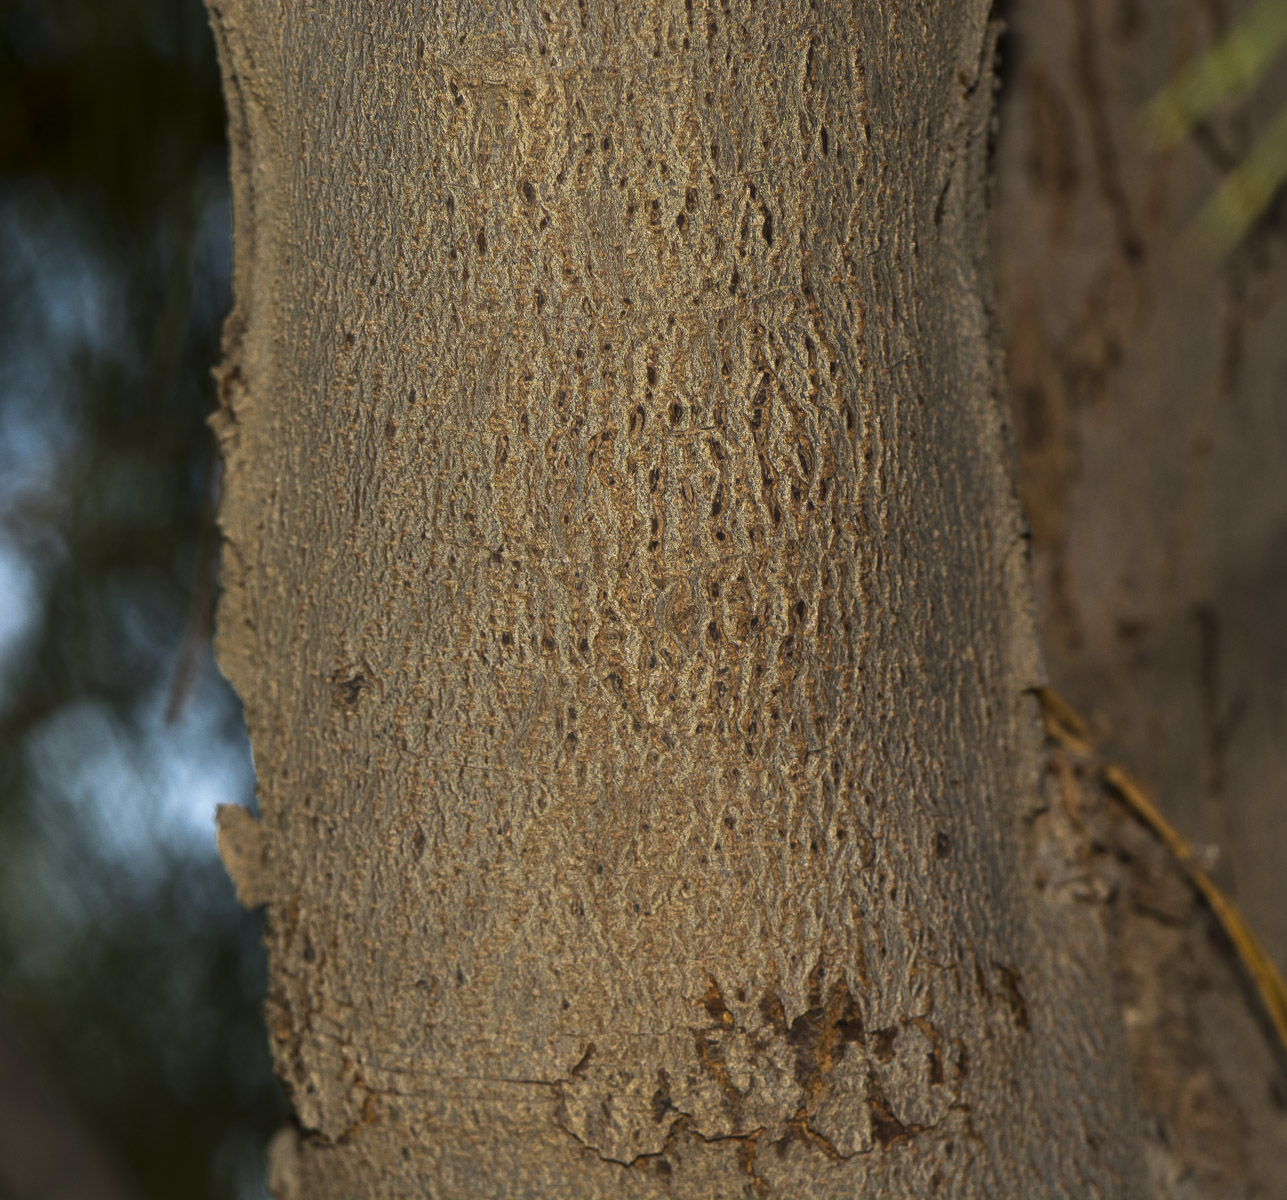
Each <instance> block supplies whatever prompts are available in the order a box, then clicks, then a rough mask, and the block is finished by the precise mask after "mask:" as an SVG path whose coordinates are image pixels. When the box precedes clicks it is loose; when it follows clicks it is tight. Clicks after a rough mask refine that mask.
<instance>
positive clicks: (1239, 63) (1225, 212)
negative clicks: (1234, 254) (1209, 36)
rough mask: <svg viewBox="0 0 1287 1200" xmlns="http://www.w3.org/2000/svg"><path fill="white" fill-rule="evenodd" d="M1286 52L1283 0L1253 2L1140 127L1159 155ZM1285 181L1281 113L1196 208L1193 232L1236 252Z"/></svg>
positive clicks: (1286, 152) (1286, 2) (1286, 142)
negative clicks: (1196, 214) (1237, 246)
mask: <svg viewBox="0 0 1287 1200" xmlns="http://www.w3.org/2000/svg"><path fill="white" fill-rule="evenodd" d="M1285 46H1287V0H1258V2H1257V3H1255V4H1253V5H1252V6H1251V7H1250V8H1249V9H1248V10H1247V11H1246V12H1245V13H1243V15H1242V16H1241V17H1239V18H1238V20H1237V21H1236V22H1235V23H1234V24H1233V25H1232V27H1231V28H1230V29H1229V30H1228V32H1226V33H1225V35H1224V36H1223V37H1222V38H1220V40H1219V41H1218V42H1217V43H1216V44H1215V45H1214V46H1212V47H1211V49H1210V50H1208V51H1207V52H1206V53H1205V54H1203V55H1202V56H1201V57H1200V58H1198V59H1197V60H1196V61H1195V62H1193V63H1191V64H1190V65H1189V66H1188V67H1186V68H1185V69H1184V70H1183V71H1180V72H1178V73H1177V74H1176V76H1175V78H1174V79H1172V80H1171V81H1170V82H1169V83H1168V84H1167V85H1166V87H1164V88H1163V89H1162V90H1161V91H1160V92H1159V93H1158V94H1157V95H1156V96H1154V97H1153V99H1152V100H1151V101H1150V102H1149V104H1148V106H1147V107H1146V108H1145V110H1144V114H1143V124H1144V130H1145V134H1146V136H1147V137H1148V139H1149V140H1150V141H1151V142H1152V143H1153V145H1155V146H1157V147H1158V148H1160V149H1165V148H1167V147H1170V146H1174V145H1176V144H1178V143H1179V142H1181V141H1183V140H1184V138H1186V137H1188V136H1189V134H1190V133H1192V132H1193V130H1194V129H1195V127H1196V126H1197V125H1198V124H1199V123H1200V122H1202V121H1204V120H1206V119H1207V118H1208V117H1210V116H1211V115H1212V114H1213V113H1215V112H1216V111H1217V110H1218V109H1219V108H1220V107H1221V106H1224V105H1227V104H1230V103H1236V102H1237V101H1240V100H1242V99H1244V98H1245V97H1246V96H1247V95H1248V94H1249V93H1250V92H1251V91H1252V89H1254V88H1255V87H1256V86H1258V85H1259V84H1260V83H1261V82H1262V80H1263V79H1264V78H1265V76H1266V75H1267V74H1268V73H1269V71H1270V70H1271V69H1272V67H1273V66H1274V65H1275V64H1276V63H1278V62H1281V61H1282V58H1283V50H1284V47H1285ZM1285 182H1287V109H1283V110H1282V111H1281V112H1279V113H1278V115H1277V117H1275V119H1274V120H1273V121H1272V122H1271V123H1270V125H1269V128H1268V129H1266V130H1265V131H1264V132H1263V133H1261V134H1260V136H1259V137H1258V138H1257V139H1256V141H1255V143H1254V144H1253V145H1252V147H1251V149H1250V150H1249V151H1248V152H1247V154H1246V156H1245V157H1244V158H1243V159H1242V161H1241V162H1240V163H1238V164H1236V165H1235V166H1234V168H1233V169H1232V170H1231V171H1230V172H1229V173H1228V175H1226V176H1225V178H1224V181H1223V182H1222V183H1221V185H1220V186H1219V187H1218V188H1217V189H1216V191H1215V194H1214V195H1213V196H1212V197H1211V199H1210V200H1209V201H1208V202H1207V203H1206V204H1205V205H1204V206H1203V208H1202V211H1201V212H1200V213H1199V214H1198V217H1197V220H1196V222H1195V224H1194V229H1193V232H1194V234H1195V235H1196V236H1197V237H1198V238H1200V239H1201V240H1202V241H1203V242H1204V243H1205V244H1207V245H1208V246H1210V247H1212V248H1213V249H1215V250H1217V251H1220V252H1223V251H1225V250H1229V249H1231V248H1232V247H1234V246H1236V245H1237V244H1238V243H1239V242H1240V241H1241V240H1242V239H1243V238H1244V237H1245V236H1246V234H1247V231H1248V230H1249V229H1250V228H1251V227H1252V225H1253V224H1255V222H1256V220H1257V219H1258V218H1259V217H1260V216H1261V215H1262V214H1263V213H1264V212H1265V211H1266V210H1267V209H1268V208H1269V205H1270V203H1271V202H1272V201H1273V198H1274V196H1275V194H1276V193H1277V192H1278V190H1279V189H1280V188H1281V187H1282V186H1283V184H1284V183H1285Z"/></svg>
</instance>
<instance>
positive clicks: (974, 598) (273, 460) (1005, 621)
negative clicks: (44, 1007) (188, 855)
mask: <svg viewBox="0 0 1287 1200" xmlns="http://www.w3.org/2000/svg"><path fill="white" fill-rule="evenodd" d="M212 12H213V16H214V24H215V27H216V31H217V34H218V37H219V41H220V46H221V56H222V61H223V67H224V73H225V86H226V90H227V96H228V101H229V108H230V113H231V124H232V141H233V178H234V192H235V229H236V251H235V288H236V307H235V309H234V312H233V314H232V316H231V317H230V319H229V322H228V327H227V335H226V361H225V364H224V367H223V369H222V371H221V376H220V378H221V397H222V410H221V414H220V416H219V418H218V421H217V424H218V428H219V432H220V436H221V440H222V442H223V447H224V453H225V456H226V478H225V497H224V506H223V524H224V528H225V532H226V535H227V547H226V551H225V556H224V577H225V578H224V583H225V594H224V599H223V607H222V613H221V621H220V635H219V653H220V659H221V662H222V664H223V667H224V670H225V671H226V672H227V673H228V675H229V677H230V678H231V679H232V681H233V682H234V683H235V685H236V686H237V688H238V689H239V691H240V693H241V695H242V696H243V698H244V700H245V704H246V714H247V720H248V723H249V727H250V732H251V736H252V740H253V744H254V747H255V755H256V761H257V765H258V769H259V787H260V792H259V797H260V807H261V812H262V819H261V821H260V823H259V824H257V825H255V824H251V823H250V822H249V821H248V820H245V819H241V820H238V819H235V814H226V815H225V821H224V829H223V831H222V832H223V846H224V849H225V853H226V857H227V858H228V860H229V862H230V865H231V867H232V869H233V872H234V875H235V876H236V877H237V879H238V883H239V886H240V888H241V891H242V894H243V896H244V898H245V899H246V900H247V901H249V902H258V901H266V902H267V903H268V942H269V949H270V955H271V994H270V997H269V1001H268V1017H269V1027H270V1033H271V1036H272V1039H273V1043H274V1047H275V1051H276V1055H277V1063H278V1068H279V1070H280V1072H281V1074H282V1076H283V1078H284V1080H285V1081H286V1084H287V1086H288V1088H289V1089H290V1092H291V1095H292V1098H293V1100H294V1104H295V1108H296V1112H297V1116H298V1124H299V1129H300V1131H301V1133H300V1136H294V1135H292V1136H289V1137H287V1138H285V1139H282V1140H280V1141H279V1142H278V1143H277V1147H276V1150H275V1154H274V1187H275V1189H276V1192H277V1195H278V1196H279V1197H280V1198H281V1200H289V1198H290V1197H308V1198H310V1200H312V1198H314V1197H319V1198H326V1197H337V1198H339V1197H343V1198H345V1200H351V1198H354V1197H363V1196H370V1197H380V1198H381V1200H388V1198H392V1197H425V1196H441V1197H492V1196H495V1197H507V1196H513V1197H518V1196H524V1197H538V1196H539V1197H560V1198H561V1197H625V1196H632V1197H633V1196H638V1197H643V1196H654V1195H657V1196H661V1195H665V1196H684V1197H702V1198H709V1197H725V1196H730V1197H731V1196H741V1195H760V1196H777V1197H805V1196H807V1197H818V1198H821V1197H833V1196H834V1197H852V1196H854V1195H858V1194H871V1195H881V1196H925V1195H932V1194H935V1193H936V1192H937V1193H939V1194H944V1195H962V1196H965V1195H990V1196H1060V1195H1067V1196H1077V1197H1083V1196H1139V1195H1141V1194H1143V1192H1144V1187H1143V1182H1142V1179H1143V1177H1142V1174H1141V1168H1140V1159H1139V1154H1138V1150H1137V1144H1138V1140H1139V1139H1138V1137H1137V1128H1138V1125H1137V1121H1136V1118H1135V1115H1134V1112H1133V1108H1132V1101H1131V1098H1130V1094H1129V1088H1128V1085H1127V1081H1126V1076H1125V1067H1124V1059H1125V1054H1124V1052H1123V1046H1124V1037H1123V1035H1122V1032H1121V1029H1120V1018H1119V1016H1118V1014H1117V1012H1116V1010H1115V1008H1114V1007H1113V1005H1112V1003H1111V999H1110V986H1109V967H1108V962H1107V957H1106V951H1105V947H1104V944H1103V939H1102V936H1101V933H1100V931H1099V927H1098V924H1097V923H1096V920H1095V918H1094V917H1093V915H1091V914H1089V913H1088V912H1087V910H1085V909H1084V908H1082V907H1080V906H1078V905H1077V904H1076V903H1075V902H1074V901H1072V900H1070V899H1061V898H1060V896H1059V895H1055V894H1053V893H1051V892H1040V891H1038V889H1037V888H1036V887H1035V886H1034V884H1033V880H1034V877H1035V876H1036V874H1037V873H1038V869H1039V864H1040V863H1041V862H1042V861H1043V860H1044V858H1046V857H1048V856H1049V855H1050V854H1051V853H1052V852H1053V851H1052V850H1051V847H1050V846H1049V845H1048V844H1047V842H1046V841H1044V840H1042V839H1040V838H1038V837H1037V836H1036V834H1035V833H1034V830H1036V829H1037V828H1044V826H1036V825H1033V824H1031V823H1030V822H1029V820H1028V818H1030V817H1031V816H1032V815H1033V814H1034V813H1035V812H1037V811H1038V810H1039V808H1040V807H1041V805H1042V803H1043V801H1042V796H1041V785H1040V774H1041V770H1040V768H1041V759H1040V744H1039V733H1038V726H1037V721H1036V712H1035V704H1034V700H1033V698H1032V696H1031V689H1032V688H1033V687H1034V685H1036V684H1038V683H1039V682H1040V664H1039V660H1038V655H1037V653H1036V649H1035V640H1034V633H1033V628H1032V622H1031V616H1030V610H1031V601H1030V592H1029V584H1028V580H1027V574H1026V565H1025V557H1024V552H1025V547H1024V541H1023V537H1022V527H1021V522H1020V519H1019V515H1018V506H1017V502H1016V499H1015V497H1014V489H1013V481H1012V475H1011V469H1010V462H1009V451H1008V444H1007V435H1006V429H1005V423H1004V417H1003V411H1004V408H1003V404H1002V402H1001V395H1000V388H999V380H998V368H997V363H998V356H997V354H996V352H995V348H994V345H993V342H992V339H991V315H990V303H991V300H990V295H991V291H990V289H991V282H990V278H989V275H988V271H987V266H986V262H987V259H986V222H985V214H984V203H983V201H984V187H983V183H984V175H985V167H986V154H987V131H988V127H989V122H990V119H991V104H992V101H991V92H992V75H991V61H992V53H993V47H994V39H995V29H994V28H993V27H992V26H990V24H989V22H988V20H987V7H986V5H985V4H983V3H978V2H976V0H969V2H967V3H961V4H957V5H953V6H944V7H940V6H922V7H917V8H915V9H907V8H903V7H900V6H895V5H892V4H891V5H888V6H886V5H884V4H881V3H877V2H874V0H873V2H872V3H864V4H860V5H857V6H855V7H853V8H852V9H851V7H850V6H848V5H840V4H829V3H822V4H806V3H803V2H801V3H791V2H788V0H782V2H780V3H777V4H774V5H769V6H755V7H752V6H751V5H750V4H749V3H746V2H745V0H743V2H740V3H738V2H734V3H730V2H728V0H722V2H721V3H719V4H714V3H707V2H706V0H703V3H702V4H701V5H700V6H694V5H693V4H692V3H691V0H687V2H686V3H684V4H679V3H667V4H664V5H663V4H658V3H655V2H654V0H620V2H618V3H615V4H609V3H607V2H606V0H579V3H578V4H577V5H571V4H559V5H549V6H541V5H536V4H524V3H515V2H513V0H509V2H502V3H496V4H491V5H483V4H474V3H466V2H463V0H462V2H461V3H459V4H457V5H454V6H452V5H441V6H440V5H437V4H428V5H423V6H422V5H413V4H410V3H389V2H386V3H381V4H375V3H366V4H363V3H358V2H356V0H354V2H352V3H349V4H345V5H341V4H338V3H335V2H333V0H331V2H326V0H322V2H318V3H313V4H308V5H305V4H302V3H299V2H298V0H291V2H287V3H282V4H280V5H273V6H270V5H260V4H255V3H252V2H251V0H236V2H228V0H219V2H217V3H214V4H213V5H212Z"/></svg>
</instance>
